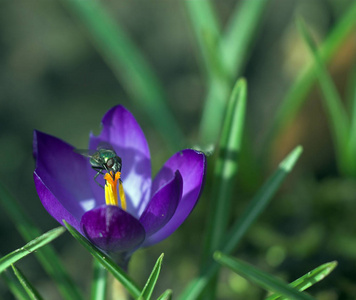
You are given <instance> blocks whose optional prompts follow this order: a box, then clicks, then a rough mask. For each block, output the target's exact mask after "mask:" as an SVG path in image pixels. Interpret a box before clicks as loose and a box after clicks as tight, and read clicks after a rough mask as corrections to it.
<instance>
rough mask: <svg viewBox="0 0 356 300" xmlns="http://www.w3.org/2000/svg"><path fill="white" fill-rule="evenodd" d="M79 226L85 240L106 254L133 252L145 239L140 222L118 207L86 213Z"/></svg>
mask: <svg viewBox="0 0 356 300" xmlns="http://www.w3.org/2000/svg"><path fill="white" fill-rule="evenodd" d="M81 226H82V230H83V232H84V234H85V235H86V236H87V238H88V239H89V240H90V241H91V242H92V243H93V244H94V245H96V246H98V247H99V248H101V249H103V250H104V251H107V252H127V251H132V250H135V249H136V248H138V247H139V246H140V244H141V243H142V242H143V240H144V239H145V230H144V229H143V227H142V225H141V224H140V222H139V221H138V220H137V219H135V218H134V217H133V216H131V215H130V214H128V213H127V212H125V211H123V210H122V209H121V208H119V207H118V206H112V205H109V206H102V207H98V208H95V209H92V210H90V211H88V212H86V213H85V214H84V215H83V217H82V220H81Z"/></svg>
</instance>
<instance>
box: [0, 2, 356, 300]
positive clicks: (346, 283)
mask: <svg viewBox="0 0 356 300" xmlns="http://www.w3.org/2000/svg"><path fill="white" fill-rule="evenodd" d="M201 1H203V0H201ZM352 2H353V1H352V0H313V1H309V0H298V1H292V0H290V1H289V0H271V1H269V2H268V4H267V5H266V8H265V11H264V13H263V17H262V19H261V21H260V26H259V30H258V33H257V35H256V39H255V40H254V41H253V42H252V45H251V48H250V50H249V52H248V55H247V57H246V60H245V62H244V63H245V68H244V71H243V73H242V75H243V76H244V77H245V78H246V79H247V82H248V107H247V115H246V128H245V131H246V136H247V138H246V140H247V142H246V144H247V145H248V146H245V149H247V150H246V151H245V152H243V153H242V156H241V169H240V171H239V175H238V180H237V182H236V187H235V194H234V197H233V198H234V199H233V215H234V216H235V217H238V216H239V214H240V213H241V211H243V209H244V207H245V206H246V203H247V202H248V200H250V199H251V198H252V196H253V195H254V194H255V192H256V190H257V189H258V187H259V186H260V185H261V184H262V183H263V180H264V179H265V178H266V176H268V175H269V174H271V172H272V171H273V170H274V168H275V167H276V165H277V163H278V162H279V161H281V160H282V158H283V157H284V156H285V155H286V154H287V153H288V152H289V151H290V150H291V149H292V148H294V147H295V146H296V145H298V144H301V145H303V147H304V153H303V156H302V158H301V159H300V161H299V162H298V165H297V167H296V169H295V170H294V171H293V173H292V175H291V176H290V177H289V178H288V180H287V182H286V184H284V186H283V188H282V189H281V190H280V192H279V194H278V195H277V196H276V197H275V199H274V200H273V201H272V203H271V205H270V206H269V207H268V208H267V209H266V211H265V212H264V213H263V215H262V217H261V218H260V219H259V221H258V223H256V224H255V225H254V226H253V227H252V228H251V229H250V230H249V232H248V234H247V236H246V237H245V238H244V240H243V242H242V244H241V245H240V247H239V250H238V251H237V253H236V254H235V256H237V257H240V258H242V259H245V260H247V261H249V262H251V263H252V264H254V265H256V266H258V267H259V268H261V269H264V270H266V271H268V272H270V273H272V274H275V275H277V276H280V277H282V278H284V279H285V280H287V281H292V280H293V279H296V278H298V277H299V276H301V275H302V274H304V273H306V272H308V271H309V270H311V269H312V268H314V267H317V266H318V265H320V264H322V263H324V262H327V261H332V260H337V261H338V262H339V266H338V267H337V269H336V270H335V271H334V272H333V273H332V275H330V276H329V277H328V278H327V279H325V280H324V281H322V282H321V283H320V284H318V285H316V286H315V287H313V288H312V289H311V293H312V294H313V295H315V296H316V297H317V298H318V299H325V300H333V299H355V298H356V271H355V268H356V236H355V235H356V224H355V217H354V215H355V212H356V180H355V179H354V178H345V177H344V176H341V175H340V174H339V172H338V170H337V167H336V161H335V153H334V148H333V146H332V143H331V136H330V130H329V127H328V124H327V122H326V117H325V113H324V110H323V108H322V105H321V101H320V99H321V94H320V92H319V88H318V87H317V86H315V87H314V88H313V89H312V91H311V92H310V93H309V95H308V97H307V102H306V104H305V105H304V106H303V108H302V110H301V111H300V113H299V114H298V115H297V117H296V118H295V119H291V120H290V121H291V122H290V124H289V125H288V126H287V127H285V128H284V129H283V130H282V131H281V132H280V134H278V136H277V137H276V138H275V139H274V140H273V143H272V147H271V151H268V149H267V147H266V144H265V142H266V140H265V137H266V134H267V128H268V127H269V126H271V124H272V120H273V119H274V117H275V113H276V111H277V109H278V107H279V104H280V103H281V101H282V99H283V96H284V95H285V93H286V92H287V90H288V87H289V86H290V85H291V83H292V82H293V80H295V78H296V77H297V75H298V74H299V72H300V70H301V69H302V67H303V66H305V64H306V63H307V62H308V61H310V55H309V53H308V51H307V49H306V47H305V45H304V43H303V41H302V39H301V37H300V35H299V34H298V32H297V29H296V26H295V16H296V15H297V14H298V15H301V16H302V17H303V18H304V19H305V20H306V22H307V23H308V25H309V26H310V29H311V30H312V32H313V35H314V38H315V39H316V40H317V41H322V40H323V39H324V38H325V37H326V36H327V34H328V32H330V31H331V30H332V28H333V27H334V26H335V24H336V22H337V20H338V19H339V18H340V16H341V15H342V14H343V13H344V12H345V11H347V9H348V7H349V6H350V5H351V3H352ZM213 3H214V7H215V9H216V12H217V15H218V16H219V19H220V21H221V24H222V26H224V25H225V24H226V23H227V21H228V19H229V17H230V16H231V11H232V10H233V9H234V8H235V6H236V5H238V4H239V3H240V1H230V0H224V1H214V2H213ZM103 5H104V7H106V8H107V9H108V11H109V12H110V15H111V16H112V17H113V18H114V20H115V21H116V22H117V23H119V24H120V25H121V26H122V28H123V29H124V30H125V32H126V34H127V35H128V36H129V37H130V38H131V40H132V41H133V42H134V44H136V46H137V47H138V49H139V50H140V51H141V52H142V53H143V54H144V56H145V57H146V59H147V61H148V62H149V64H150V65H151V66H152V68H153V70H154V71H155V73H156V75H157V76H158V79H159V80H160V82H161V84H162V86H163V87H164V92H165V94H166V98H167V99H168V103H167V106H168V108H169V109H170V110H171V112H172V113H173V115H174V117H175V118H176V120H177V122H178V124H179V126H180V128H181V130H182V132H183V134H184V136H185V139H182V140H180V141H178V142H177V144H178V145H180V148H179V149H178V148H175V147H172V146H170V145H168V144H167V142H166V141H165V139H164V137H163V136H162V135H161V134H160V132H159V131H158V130H157V128H155V127H154V126H153V124H152V121H151V118H150V116H149V115H148V114H152V112H148V111H147V110H146V109H145V108H144V107H142V106H140V105H137V102H134V101H132V99H130V96H129V95H128V94H127V91H126V90H125V89H124V88H123V86H122V82H120V81H118V80H117V78H116V77H115V73H114V72H113V71H112V69H110V67H109V66H108V64H107V61H106V60H105V59H104V58H103V56H102V55H101V54H100V52H99V51H97V49H96V48H95V47H94V45H93V43H92V39H91V37H90V35H89V34H88V31H87V30H86V29H85V28H84V26H83V24H82V23H81V21H80V20H78V19H77V18H76V15H75V14H74V13H73V11H71V10H70V9H69V5H68V4H67V2H66V1H59V0H57V1H45V0H39V1H33V0H29V1H23V0H19V1H7V0H3V1H1V2H0V180H1V181H2V182H3V183H4V184H5V185H6V186H7V187H8V189H9V190H10V191H11V192H12V194H13V195H14V196H15V198H16V199H18V201H19V202H20V203H21V205H22V206H23V208H24V209H25V210H26V211H27V212H28V214H29V215H30V216H31V218H32V219H34V220H36V223H37V224H38V226H39V227H40V228H41V229H42V230H43V232H45V231H47V230H49V229H51V228H53V227H55V226H57V223H56V222H55V221H54V220H52V218H51V217H50V216H49V215H48V213H47V212H46V211H45V210H44V208H43V207H42V205H41V202H40V200H39V199H38V196H37V194H36V191H35V188H34V184H33V178H32V172H33V170H34V161H33V158H32V133H33V130H34V129H38V130H41V131H44V132H46V133H49V134H52V135H54V136H57V137H59V138H61V139H63V140H65V141H67V142H69V143H70V144H72V145H74V146H75V147H77V148H85V147H86V145H87V142H88V134H89V132H90V131H93V132H94V133H99V131H100V126H99V124H100V120H101V118H102V116H103V115H104V113H105V112H106V111H107V110H108V109H109V108H111V107H112V106H114V105H117V104H122V105H124V106H125V107H126V108H128V109H129V110H130V111H131V112H132V113H133V114H134V115H135V117H136V119H137V120H138V122H139V123H140V125H141V127H142V128H143V130H144V132H145V134H146V137H147V139H148V143H149V146H150V150H151V155H152V163H153V173H154V174H155V173H156V172H157V171H158V170H159V168H160V166H161V165H162V163H164V161H165V160H166V159H168V158H169V157H170V156H171V155H172V154H173V153H174V152H175V151H178V150H180V149H181V148H184V147H194V146H201V147H207V146H208V145H206V144H204V145H202V144H199V124H200V121H201V116H202V111H203V107H204V101H205V96H206V93H207V85H208V83H207V80H206V77H205V76H204V72H203V71H202V66H201V59H200V58H199V57H200V56H199V50H198V46H197V41H196V38H195V36H194V33H193V30H192V26H191V21H190V19H189V16H188V13H187V9H186V6H185V5H184V2H183V1H173V0H169V1H167V0H166V1H164V0H160V1H158V0H157V1H143V0H142V1H137V0H135V1H112V0H111V1H105V3H104V2H103ZM355 18H356V16H355ZM355 33H356V30H355V28H354V30H353V32H352V34H350V35H349V36H348V37H347V38H346V39H345V41H344V42H343V44H342V47H341V48H340V50H339V51H338V52H337V54H336V55H335V57H334V58H333V59H332V61H331V63H330V65H329V71H330V73H331V74H332V76H333V79H334V81H335V83H336V85H337V87H338V89H339V91H340V94H341V95H342V96H343V98H344V99H348V98H349V97H350V94H351V92H352V86H354V85H353V82H355V80H353V81H352V79H353V78H355V75H354V74H355V53H356V39H355ZM157 117H158V118H159V115H158V116H157ZM211 122H212V124H214V122H215V119H214V118H212V119H211ZM216 126H217V127H219V126H220V125H219V124H216ZM355 155H356V153H355ZM214 161H215V156H214V155H212V156H210V157H209V158H208V167H209V168H208V171H209V172H208V178H207V185H206V187H205V191H204V194H203V196H202V198H201V200H200V201H199V205H198V206H197V208H196V209H195V211H194V212H193V214H192V215H191V216H190V217H189V218H188V220H187V221H186V222H185V223H184V225H183V226H182V227H181V228H180V229H179V230H178V231H177V232H176V233H175V234H174V235H173V236H171V237H170V238H168V239H167V240H166V241H164V242H163V243H160V244H158V245H156V246H154V247H152V248H150V249H144V250H140V251H138V253H136V254H135V255H134V256H133V259H132V262H131V266H130V274H131V275H132V277H133V278H135V279H136V280H137V282H138V283H139V284H141V285H143V284H144V282H145V279H146V278H147V276H148V275H149V272H150V270H151V268H152V266H153V265H154V262H155V260H156V258H157V257H158V256H159V254H160V253H162V252H164V253H165V258H164V264H163V270H162V275H161V276H160V279H159V285H158V288H157V290H158V291H157V295H158V294H160V292H163V290H164V289H166V288H172V289H173V291H174V293H175V294H178V293H179V291H181V290H182V289H183V288H184V287H185V286H186V284H187V283H188V282H189V280H190V279H191V278H193V276H194V275H196V274H197V272H198V263H197V262H198V261H199V259H200V253H201V248H202V246H201V245H202V243H203V234H202V233H203V232H204V228H205V222H206V215H207V206H208V204H207V201H206V200H207V196H208V195H209V186H210V185H211V180H212V166H213V165H214ZM0 234H1V243H0V254H1V255H4V254H6V253H8V252H10V251H12V250H14V249H16V248H18V247H20V246H22V245H23V244H24V241H23V240H22V239H21V237H20V236H19V234H18V233H17V231H16V228H15V224H13V223H12V222H11V220H10V219H9V217H8V216H7V214H6V213H5V212H4V211H3V210H2V208H1V209H0ZM53 244H54V245H55V247H56V248H57V249H58V250H59V252H60V255H61V258H62V259H63V263H64V264H65V266H66V267H67V268H68V269H69V270H70V273H71V274H72V275H73V278H74V279H75V281H76V282H77V283H78V284H79V286H80V287H82V288H83V289H84V290H86V291H88V290H89V282H90V278H91V263H88V262H89V261H91V257H90V255H89V254H87V253H86V252H85V251H84V249H83V248H82V247H81V246H80V245H79V244H78V243H77V242H76V241H75V240H74V239H73V238H72V237H71V236H70V235H69V234H65V235H64V236H62V237H60V238H59V239H57V240H56V241H55V242H54V243H53ZM19 266H20V267H21V268H22V270H23V271H24V272H25V273H26V275H27V276H28V278H29V279H30V280H31V282H32V283H33V284H34V285H35V286H36V287H37V288H38V289H39V291H40V292H41V293H42V294H43V296H44V298H45V299H54V300H55V299H60V296H59V294H58V292H57V291H56V290H55V287H54V284H53V283H52V282H51V281H50V280H49V279H48V278H47V276H46V275H45V274H44V272H43V271H42V269H41V267H40V266H39V264H38V263H37V262H36V260H35V259H34V258H33V257H32V256H29V257H27V258H26V259H24V260H22V261H21V262H20V263H19ZM220 277H221V280H220V283H219V286H218V298H219V299H236V298H238V297H239V298H240V299H260V298H261V297H262V296H263V295H264V292H263V291H262V290H260V289H259V288H257V287H255V286H253V285H250V284H248V283H246V281H244V280H243V279H242V278H240V277H238V276H237V275H234V274H232V273H231V272H229V271H226V270H224V271H222V272H221V274H220ZM11 297H12V296H11V295H10V293H9V291H8V290H7V287H6V286H5V285H4V284H3V282H0V298H1V299H12V298H11Z"/></svg>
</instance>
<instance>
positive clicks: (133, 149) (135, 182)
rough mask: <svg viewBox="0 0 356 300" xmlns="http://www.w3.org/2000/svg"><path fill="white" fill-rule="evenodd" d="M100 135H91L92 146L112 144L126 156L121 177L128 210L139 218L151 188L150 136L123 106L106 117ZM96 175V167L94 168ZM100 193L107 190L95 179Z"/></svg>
mask: <svg viewBox="0 0 356 300" xmlns="http://www.w3.org/2000/svg"><path fill="white" fill-rule="evenodd" d="M102 125H103V129H102V131H101V133H100V135H99V136H94V135H92V134H91V136H90V145H89V147H90V149H96V148H97V146H98V145H99V144H100V142H106V143H109V144H111V145H112V146H113V147H114V149H115V151H116V153H117V155H118V156H120V157H121V159H122V174H121V178H122V181H123V186H124V189H125V194H126V198H127V211H128V212H129V213H130V214H132V215H133V216H135V217H136V218H138V216H140V215H141V214H142V212H143V210H144V209H145V207H146V205H147V203H148V201H149V197H150V192H151V157H150V151H149V148H148V144H147V141H146V138H145V136H144V134H143V132H142V130H141V128H140V126H139V125H138V123H137V122H136V120H135V118H134V117H133V116H132V114H131V113H130V112H129V111H127V110H126V109H125V108H124V107H122V106H120V105H119V106H115V107H113V108H112V109H110V110H109V111H108V112H107V113H106V114H105V116H104V118H103V120H102ZM90 174H91V176H93V177H94V175H95V171H91V172H90ZM92 187H93V190H94V193H95V195H96V196H97V197H102V195H103V190H102V189H101V188H100V187H98V186H97V185H96V184H95V182H94V181H92Z"/></svg>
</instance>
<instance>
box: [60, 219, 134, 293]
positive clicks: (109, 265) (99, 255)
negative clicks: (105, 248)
mask: <svg viewBox="0 0 356 300" xmlns="http://www.w3.org/2000/svg"><path fill="white" fill-rule="evenodd" d="M63 222H64V224H65V226H66V227H67V229H68V231H69V232H70V233H71V235H72V236H73V237H74V238H75V239H76V240H77V241H78V242H79V243H80V244H82V246H83V247H84V248H85V249H86V250H88V251H89V253H90V254H91V255H92V256H93V257H94V258H95V259H96V260H97V261H98V262H99V263H100V264H101V265H102V266H103V267H104V268H105V269H107V270H108V271H109V272H110V273H111V274H112V275H113V276H114V277H115V278H116V279H117V280H118V281H120V282H121V284H122V285H123V286H124V287H125V288H126V290H127V291H128V292H129V293H130V295H131V296H132V297H134V298H138V297H139V296H140V294H141V291H140V289H139V288H138V287H137V285H136V284H135V283H134V281H133V280H132V279H131V278H130V277H129V276H128V275H127V274H126V272H125V271H124V270H122V269H121V268H120V267H119V266H118V265H117V264H116V263H115V262H114V261H113V260H112V259H111V258H110V257H109V256H108V255H106V254H105V253H103V252H102V251H100V250H99V249H98V248H96V247H95V246H94V245H93V244H91V243H90V242H89V241H88V240H87V239H86V238H85V237H83V236H82V235H81V234H80V233H79V232H78V231H77V230H76V229H75V228H74V227H72V226H71V225H69V224H68V223H67V222H66V221H65V220H63Z"/></svg>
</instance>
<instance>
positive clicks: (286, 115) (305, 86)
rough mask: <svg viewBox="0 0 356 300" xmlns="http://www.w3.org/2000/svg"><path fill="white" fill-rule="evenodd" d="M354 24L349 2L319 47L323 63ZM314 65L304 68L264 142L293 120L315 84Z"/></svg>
mask: <svg viewBox="0 0 356 300" xmlns="http://www.w3.org/2000/svg"><path fill="white" fill-rule="evenodd" d="M355 23H356V2H351V3H350V7H349V8H348V9H346V10H345V13H344V15H343V16H342V18H341V19H340V20H339V21H338V23H337V24H336V25H335V26H334V28H333V30H332V31H331V32H330V34H329V35H328V37H327V38H326V40H325V41H324V43H323V44H322V45H321V47H320V49H319V50H320V52H319V53H320V58H321V60H322V61H323V63H327V62H329V61H330V59H331V58H332V57H333V56H334V55H335V54H336V52H337V51H338V49H339V48H340V47H341V45H342V43H343V42H344V41H345V39H346V38H347V37H348V35H349V34H350V33H351V31H352V29H353V28H354V25H355ZM315 79H316V74H315V64H310V65H308V66H306V67H305V68H304V70H303V71H302V72H301V73H300V75H299V76H298V77H297V79H296V80H295V81H294V83H293V84H292V86H291V87H290V88H289V90H288V92H287V94H286V96H285V97H284V99H283V101H282V103H281V105H280V107H279V108H278V111H277V113H276V117H275V118H274V119H273V123H272V125H271V128H270V129H269V132H268V135H267V137H266V142H267V143H271V142H272V139H273V138H274V137H275V136H276V135H277V134H278V133H279V132H280V130H282V129H283V128H285V127H286V125H287V124H288V123H289V122H290V121H291V120H293V118H294V116H295V115H296V114H297V112H298V111H299V109H300V107H301V106H302V105H303V103H304V100H305V97H306V96H307V94H308V92H309V90H310V88H311V87H312V85H313V83H314V82H315Z"/></svg>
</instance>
